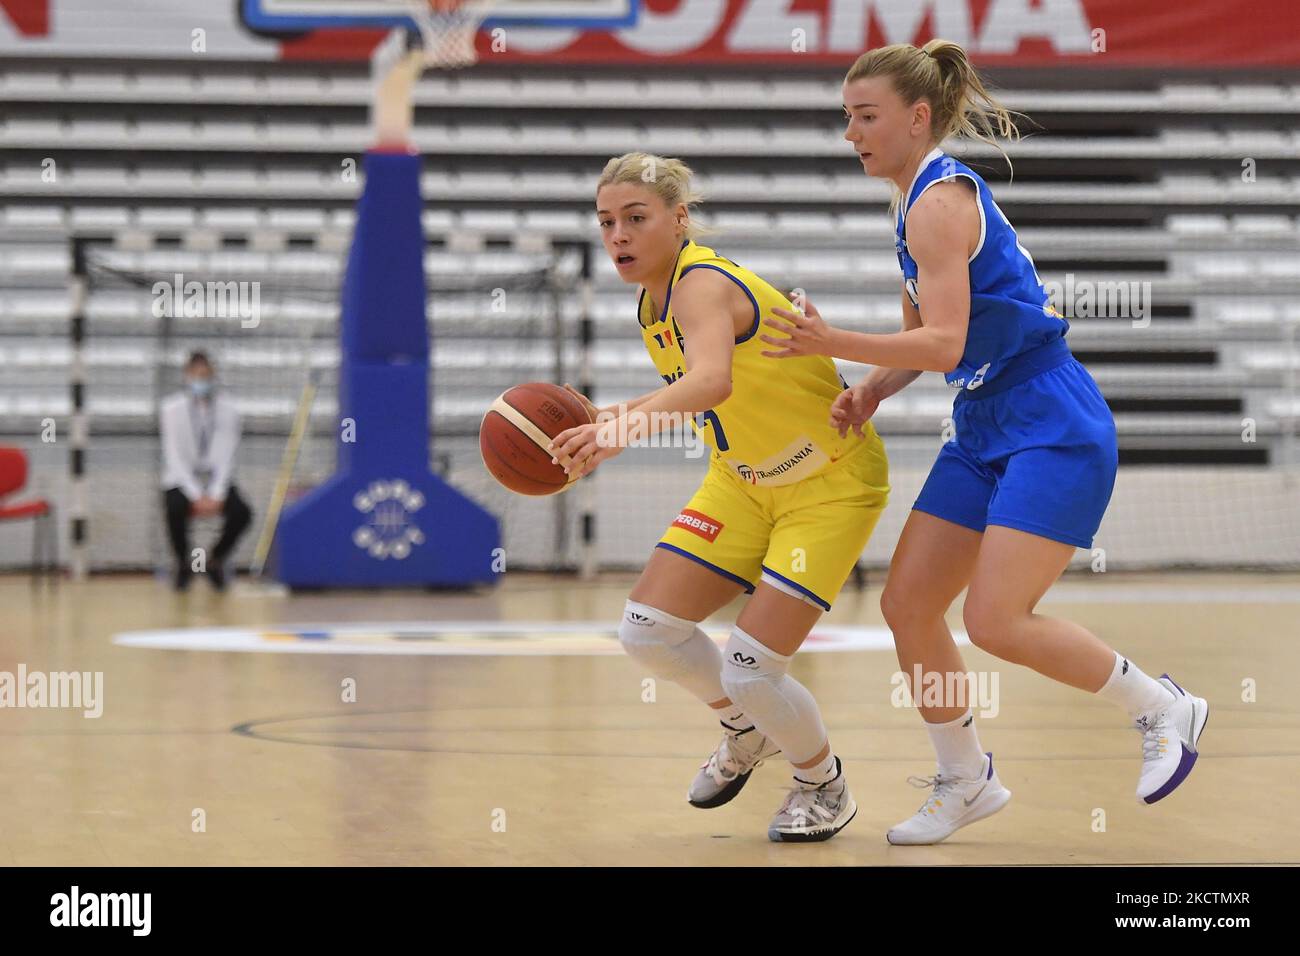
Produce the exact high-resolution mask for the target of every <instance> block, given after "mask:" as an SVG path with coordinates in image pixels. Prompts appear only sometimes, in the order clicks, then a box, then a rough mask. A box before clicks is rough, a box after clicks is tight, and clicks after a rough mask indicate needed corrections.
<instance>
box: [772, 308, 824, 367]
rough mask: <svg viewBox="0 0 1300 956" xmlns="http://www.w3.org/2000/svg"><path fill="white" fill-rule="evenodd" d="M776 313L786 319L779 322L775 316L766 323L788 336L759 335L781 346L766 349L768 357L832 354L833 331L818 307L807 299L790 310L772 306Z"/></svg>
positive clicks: (773, 312)
mask: <svg viewBox="0 0 1300 956" xmlns="http://www.w3.org/2000/svg"><path fill="white" fill-rule="evenodd" d="M772 314H773V315H778V316H780V317H781V318H783V319H785V320H786V321H785V322H778V321H777V320H776V319H764V320H763V324H764V325H766V326H767V327H768V328H772V329H776V330H777V331H778V332H784V333H785V334H786V336H787V338H780V339H778V338H773V337H772V336H770V335H760V336H759V338H760V339H762V340H763V341H764V342H766V343H767V344H768V345H776V346H780V347H781V351H779V352H764V353H763V354H764V355H766V356H767V357H768V358H794V357H796V356H800V355H830V333H831V327H830V326H829V325H827V324H826V320H825V319H823V318H822V316H821V313H820V312H818V311H817V309H816V307H815V306H814V305H813V304H812V303H811V302H809V301H808V300H807V299H804V302H803V308H802V309H799V308H798V306H795V309H794V310H793V311H792V310H790V309H775V308H774V309H773V310H772Z"/></svg>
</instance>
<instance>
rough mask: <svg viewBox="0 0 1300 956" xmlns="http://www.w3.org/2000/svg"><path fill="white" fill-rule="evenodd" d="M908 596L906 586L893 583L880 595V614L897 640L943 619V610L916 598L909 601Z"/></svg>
mask: <svg viewBox="0 0 1300 956" xmlns="http://www.w3.org/2000/svg"><path fill="white" fill-rule="evenodd" d="M906 595H907V588H906V587H905V586H904V585H899V584H892V583H891V584H886V585H885V590H884V593H882V594H881V595H880V613H881V614H882V615H884V618H885V623H886V624H888V625H889V629H890V630H891V631H893V632H894V636H895V638H896V639H897V638H898V637H900V636H904V637H905V636H906V635H907V634H908V633H909V632H910V631H912V630H913V629H915V628H916V627H917V626H919V625H922V624H925V623H927V622H929V621H932V620H934V619H935V618H941V617H943V610H941V609H936V608H933V607H931V606H929V605H928V604H926V603H925V602H923V601H920V600H917V599H916V597H915V596H913V597H912V598H911V599H909V598H908V597H907V596H906Z"/></svg>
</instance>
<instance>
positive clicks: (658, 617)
mask: <svg viewBox="0 0 1300 956" xmlns="http://www.w3.org/2000/svg"><path fill="white" fill-rule="evenodd" d="M694 632H695V622H694V621H686V620H683V619H682V618H679V617H674V616H673V615H671V614H668V613H667V612H665V611H661V610H659V609H658V608H654V607H651V606H650V605H648V604H641V603H638V602H637V601H628V602H627V604H626V606H625V607H624V608H623V620H622V621H620V622H619V625H618V642H619V643H620V644H621V645H622V646H623V650H624V651H626V652H627V654H628V656H629V657H632V658H633V659H635V660H637V661H639V662H640V663H641V664H642V665H644V666H645V667H647V668H649V670H650V672H651V673H652V674H654V675H655V676H656V677H658V678H660V679H662V680H675V679H677V677H679V676H680V675H681V673H682V671H683V669H684V667H685V666H686V662H685V661H684V659H683V658H682V655H681V654H679V653H678V652H677V649H676V648H677V645H678V644H681V643H683V642H684V641H686V640H687V639H689V638H690V636H691V635H692V634H693V633H694Z"/></svg>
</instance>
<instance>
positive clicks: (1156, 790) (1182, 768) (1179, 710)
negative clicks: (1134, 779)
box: [1133, 674, 1210, 804]
mask: <svg viewBox="0 0 1300 956" xmlns="http://www.w3.org/2000/svg"><path fill="white" fill-rule="evenodd" d="M1157 680H1159V681H1160V683H1161V684H1162V685H1164V687H1165V689H1166V690H1168V691H1169V692H1170V693H1171V694H1172V695H1173V698H1174V699H1173V701H1172V702H1171V703H1170V704H1169V705H1168V706H1166V707H1164V708H1162V709H1161V710H1157V711H1153V712H1152V713H1149V714H1143V715H1142V716H1140V717H1138V718H1137V719H1136V720H1135V721H1133V726H1134V727H1135V728H1137V730H1138V732H1139V733H1140V734H1142V774H1141V776H1140V777H1138V785H1137V798H1138V802H1139V803H1145V804H1151V803H1155V802H1156V801H1157V800H1163V799H1164V798H1165V797H1167V796H1169V794H1171V793H1173V792H1174V789H1175V788H1176V787H1177V786H1178V785H1179V784H1180V783H1182V782H1183V781H1184V780H1186V779H1187V775H1188V774H1189V773H1191V772H1192V767H1194V766H1195V765H1196V753H1197V751H1196V744H1197V741H1199V740H1200V739H1201V732H1202V731H1203V730H1205V722H1206V721H1207V720H1209V718H1210V706H1209V704H1207V703H1206V702H1205V700H1204V699H1203V698H1200V697H1193V696H1192V695H1191V694H1189V693H1187V691H1185V690H1183V689H1182V688H1181V687H1179V686H1178V685H1177V684H1175V683H1174V682H1173V680H1172V679H1171V678H1170V677H1169V675H1168V674H1161V675H1160V677H1159V678H1157ZM1175 740H1176V741H1177V742H1178V746H1177V747H1175V746H1174V745H1173V742H1174V741H1175Z"/></svg>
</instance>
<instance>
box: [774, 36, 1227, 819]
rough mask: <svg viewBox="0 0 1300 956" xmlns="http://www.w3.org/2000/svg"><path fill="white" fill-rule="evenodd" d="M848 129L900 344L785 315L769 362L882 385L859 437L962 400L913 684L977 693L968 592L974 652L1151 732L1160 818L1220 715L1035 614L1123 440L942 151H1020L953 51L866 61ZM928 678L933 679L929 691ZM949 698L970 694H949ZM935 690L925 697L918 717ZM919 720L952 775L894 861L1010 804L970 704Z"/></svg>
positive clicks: (896, 590) (919, 599)
mask: <svg viewBox="0 0 1300 956" xmlns="http://www.w3.org/2000/svg"><path fill="white" fill-rule="evenodd" d="M843 96H844V111H845V119H846V121H847V124H848V126H847V129H846V131H845V134H844V138H845V139H846V140H848V141H849V142H850V143H852V144H853V147H854V149H855V151H856V152H857V154H858V156H859V159H860V160H861V163H862V167H863V170H864V171H865V172H866V174H867V175H868V176H873V177H876V178H880V179H886V180H888V181H890V182H892V183H893V184H894V186H895V187H896V189H897V194H896V196H895V202H894V207H893V208H894V211H895V212H896V223H895V229H896V247H897V251H898V261H899V265H900V266H901V267H902V271H903V295H902V308H903V330H902V331H901V332H897V333H893V334H886V335H870V334H863V333H856V332H847V331H843V330H840V329H836V328H832V327H831V326H829V325H827V323H826V322H825V321H824V320H823V319H822V318H821V316H820V315H819V314H818V313H817V310H816V309H814V308H812V307H811V305H806V306H805V310H804V312H803V313H802V314H801V313H797V312H793V311H788V310H780V311H779V312H778V314H779V315H780V319H767V320H765V322H766V324H767V325H769V326H771V327H772V328H773V329H776V330H778V331H779V332H781V333H784V334H783V335H781V336H771V335H764V336H762V338H763V341H765V342H767V343H769V344H770V345H773V346H776V347H777V348H776V350H774V351H770V352H765V353H764V354H765V355H769V356H773V357H778V358H785V357H790V356H797V355H830V356H834V357H837V358H843V359H846V360H851V361H857V362H864V363H867V364H870V365H874V366H876V368H875V369H873V370H872V371H871V373H870V374H869V375H867V377H866V378H865V379H864V380H863V381H862V382H860V383H859V384H858V385H856V386H854V387H853V388H851V389H848V390H847V391H845V392H843V393H842V394H841V395H840V397H839V399H837V401H836V403H835V405H834V406H833V408H832V412H831V416H832V421H833V422H834V423H835V424H837V426H838V427H839V428H841V429H847V428H850V427H857V426H858V425H859V424H860V423H862V422H865V421H866V420H867V419H869V418H870V417H871V415H872V414H874V412H875V410H876V407H877V406H878V405H879V403H880V402H881V401H883V400H884V399H886V398H888V397H889V396H890V395H893V394H894V393H895V392H897V391H898V390H899V389H901V388H903V387H904V386H906V385H907V384H908V383H910V382H912V381H913V380H914V379H915V378H916V377H917V376H918V375H919V374H920V372H921V371H937V372H942V373H943V374H944V377H945V379H946V380H947V382H948V384H949V385H950V386H952V387H953V388H954V389H956V400H955V403H954V407H953V421H954V423H955V425H956V436H955V438H954V439H953V440H952V441H949V442H947V443H946V444H945V445H944V446H943V449H942V451H940V453H939V457H938V459H937V460H936V461H935V463H934V466H933V468H932V469H931V471H930V474H929V477H928V478H927V480H926V482H925V485H924V487H923V488H922V490H921V493H920V495H919V496H918V497H917V499H916V503H915V504H914V505H913V507H912V512H911V514H910V515H909V516H908V520H907V523H906V525H905V527H904V529H903V533H902V536H901V538H900V539H899V543H898V547H897V550H896V551H895V554H894V558H893V561H892V563H891V566H890V570H889V579H888V583H887V585H886V588H885V592H884V595H883V596H882V598H881V609H882V611H883V612H884V616H885V619H886V621H887V622H888V624H889V626H890V628H891V630H892V631H893V633H894V640H895V644H896V647H897V651H898V659H899V663H900V664H901V665H902V670H903V672H904V673H906V674H907V675H908V676H909V679H910V678H911V675H912V674H913V672H914V668H915V667H916V666H917V665H919V666H920V668H921V672H922V673H923V674H926V675H936V676H937V675H945V676H946V675H949V674H954V675H962V676H963V677H964V675H965V665H964V664H963V662H962V658H961V654H960V653H959V652H958V650H957V646H956V644H955V643H954V641H953V639H952V633H951V632H950V631H949V630H948V626H947V624H946V623H945V620H944V615H945V613H946V612H947V610H948V607H949V605H950V604H951V603H952V601H953V599H954V598H956V597H957V595H958V594H959V593H961V591H962V589H963V588H968V589H969V590H968V592H967V596H966V602H965V609H964V615H963V616H964V621H965V625H966V630H967V632H968V634H969V635H970V638H971V642H972V643H973V644H975V645H976V646H977V647H980V648H983V649H984V650H986V651H988V652H989V653H991V654H994V655H996V656H997V657H1000V658H1002V659H1003V660H1007V661H1011V662H1013V663H1017V664H1023V665H1025V666H1027V667H1031V668H1033V669H1034V670H1036V671H1038V672H1039V673H1041V674H1044V675H1046V676H1048V677H1051V678H1053V679H1054V680H1058V681H1061V682H1062V683H1065V684H1069V685H1070V686H1072V687H1077V688H1079V689H1081V690H1085V691H1088V692H1090V693H1095V694H1098V695H1099V696H1100V697H1102V698H1104V699H1106V700H1109V701H1111V702H1112V703H1114V704H1116V705H1118V706H1120V707H1122V708H1124V709H1125V710H1126V711H1127V712H1128V714H1129V716H1130V718H1131V719H1132V720H1133V722H1134V725H1135V726H1136V728H1137V729H1138V730H1139V731H1140V732H1141V734H1142V738H1143V743H1142V756H1143V762H1142V769H1141V773H1140V776H1139V781H1138V786H1137V796H1138V799H1139V800H1140V801H1141V802H1143V803H1155V802H1156V801H1157V800H1160V799H1161V798H1162V797H1165V796H1167V795H1168V794H1169V793H1170V792H1172V790H1173V789H1174V788H1175V787H1177V786H1178V785H1179V784H1180V783H1181V782H1182V781H1183V779H1184V778H1186V776H1187V774H1188V772H1189V771H1190V770H1191V768H1192V765H1193V764H1194V763H1195V760H1196V745H1197V740H1198V738H1199V737H1200V734H1201V731H1202V729H1203V728H1204V726H1205V721H1206V717H1207V715H1208V707H1207V705H1206V703H1205V701H1204V700H1202V699H1200V698H1197V697H1194V696H1192V695H1190V694H1188V693H1186V692H1185V691H1184V690H1183V689H1182V688H1180V687H1179V686H1178V685H1177V684H1175V683H1174V682H1173V681H1172V680H1171V679H1170V678H1169V677H1168V676H1167V675H1164V676H1161V677H1160V678H1152V677H1149V676H1147V675H1146V674H1144V673H1143V672H1142V671H1141V670H1140V669H1139V668H1138V667H1137V666H1136V664H1134V663H1133V661H1132V659H1131V658H1127V657H1124V656H1123V655H1121V654H1117V653H1116V652H1115V651H1113V650H1111V649H1110V648H1109V647H1108V646H1107V645H1106V644H1104V643H1102V641H1101V640H1100V639H1098V638H1097V637H1096V636H1095V635H1093V634H1091V633H1090V632H1088V631H1087V630H1085V629H1084V628H1083V627H1081V626H1079V625H1077V624H1074V623H1071V622H1069V621H1064V620H1060V619H1056V618H1050V617H1046V616H1044V615H1041V614H1037V613H1035V611H1034V608H1035V606H1036V605H1037V604H1038V602H1039V600H1040V599H1041V598H1042V596H1043V595H1044V594H1045V593H1046V592H1047V589H1048V588H1050V587H1051V586H1052V583H1053V582H1054V581H1055V580H1056V579H1057V577H1059V576H1060V574H1061V573H1062V572H1063V571H1064V570H1065V568H1066V566H1067V565H1068V564H1069V562H1070V559H1071V557H1072V555H1073V554H1074V549H1075V548H1087V547H1090V546H1091V544H1092V539H1093V535H1094V534H1095V533H1096V531H1097V527H1098V525H1099V524H1100V522H1101V517H1102V514H1103V513H1104V512H1105V510H1106V505H1107V503H1108V502H1109V500H1110V495H1111V490H1112V488H1113V485H1114V481H1115V471H1116V464H1117V451H1116V440H1115V424H1114V420H1113V419H1112V417H1111V414H1110V410H1109V408H1108V407H1107V405H1106V402H1105V400H1104V399H1103V398H1102V396H1101V393H1100V392H1099V391H1098V390H1097V386H1096V384H1095V383H1094V382H1093V380H1092V377H1091V376H1090V375H1089V374H1088V372H1087V371H1086V370H1085V369H1084V367H1083V366H1082V365H1080V364H1079V363H1078V362H1077V361H1075V359H1074V358H1073V357H1072V356H1071V354H1070V350H1069V347H1068V346H1067V345H1066V343H1065V333H1066V331H1067V329H1068V328H1069V325H1068V323H1067V322H1066V321H1065V319H1064V318H1062V317H1061V316H1060V315H1059V314H1058V313H1057V312H1056V311H1055V310H1054V309H1053V308H1052V307H1051V305H1050V304H1049V303H1048V297H1047V294H1046V292H1045V291H1044V289H1043V285H1042V282H1041V281H1040V280H1039V277H1038V274H1037V271H1036V270H1035V268H1034V263H1033V259H1032V258H1031V257H1030V255H1029V253H1028V252H1027V251H1026V250H1025V249H1024V247H1023V246H1021V245H1020V243H1019V242H1018V241H1017V239H1016V234H1015V231H1014V230H1013V229H1012V227H1011V224H1010V223H1009V222H1008V221H1007V219H1006V217H1005V216H1004V215H1003V214H1002V211H1001V210H1000V209H999V208H998V206H997V205H996V204H995V203H994V202H993V198H992V196H991V195H990V193H989V188H988V185H987V184H986V183H985V182H984V180H983V179H981V178H980V177H979V176H978V175H977V174H975V173H974V172H973V171H971V169H970V168H969V167H967V166H965V165H964V164H962V163H960V162H958V161H956V160H954V159H953V158H951V157H949V156H947V155H946V154H945V153H944V152H943V151H942V149H940V147H939V144H941V143H942V142H944V141H945V140H946V139H948V138H950V137H953V136H968V137H974V138H979V139H982V140H985V141H986V142H991V143H994V144H995V145H996V143H995V140H994V137H995V135H1001V136H1004V137H1014V136H1016V135H1017V134H1016V129H1015V126H1014V124H1013V123H1012V121H1011V116H1010V115H1009V113H1008V112H1007V110H1006V109H1005V108H1003V107H1002V106H1001V105H1000V104H998V103H997V101H996V100H994V99H993V98H992V97H991V96H990V95H989V94H988V92H987V90H986V89H985V87H984V85H983V83H982V82H981V80H980V78H979V76H978V74H977V73H976V72H975V70H974V68H973V67H972V66H971V64H970V62H969V61H968V60H967V58H966V54H965V52H964V51H963V50H962V48H961V47H960V46H958V45H956V44H954V43H950V42H947V41H944V40H932V41H930V42H929V43H927V44H926V45H925V46H924V47H920V48H918V47H914V46H911V45H910V44H896V45H893V46H887V47H882V48H879V49H876V50H872V51H870V52H868V53H865V54H863V55H862V56H861V57H859V58H858V60H857V61H856V62H855V63H854V64H853V66H852V68H851V69H850V70H849V72H848V75H847V76H846V77H845V80H844V85H843ZM931 679H932V678H929V677H927V681H929V680H931ZM941 686H944V687H953V686H957V684H956V682H953V683H949V682H948V681H947V680H945V681H944V683H943V684H942V685H941ZM919 690H920V689H919V688H913V693H914V695H916V697H917V700H918V701H919V700H920V695H919ZM943 705H944V706H922V707H921V708H920V710H921V714H922V717H923V718H924V720H925V722H926V727H927V730H928V731H929V733H930V737H931V740H932V742H933V744H934V747H935V750H936V752H937V757H938V772H937V773H936V775H935V776H934V777H933V778H930V779H927V780H924V781H922V782H921V783H922V785H924V786H928V787H930V788H931V789H932V792H931V794H930V796H929V798H928V799H927V800H926V802H925V804H924V805H923V806H922V807H921V809H920V810H919V811H918V812H917V813H916V814H915V815H914V816H913V817H911V818H910V819H908V820H906V821H904V822H903V823H901V824H899V825H898V826H896V827H894V828H893V829H892V830H890V831H889V841H890V842H891V843H896V844H916V843H937V842H939V841H940V840H943V839H944V838H946V837H947V836H949V835H950V834H951V833H953V832H954V831H955V830H957V829H958V828H959V827H962V826H965V825H966V824H968V823H973V822H975V821H976V820H979V819H983V818H984V817H987V816H989V815H990V814H993V813H996V812H997V811H998V810H1000V809H1001V808H1002V807H1003V806H1005V805H1006V803H1007V801H1008V800H1009V799H1010V797H1011V794H1010V791H1008V790H1007V789H1006V788H1005V787H1003V786H1002V784H1001V782H1000V781H999V780H998V778H997V775H996V773H995V772H994V769H993V757H992V754H987V753H984V752H983V751H982V749H981V747H980V744H979V739H978V736H977V734H976V729H975V725H974V715H973V712H972V710H971V709H970V707H969V706H966V702H965V701H955V700H945V701H943Z"/></svg>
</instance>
